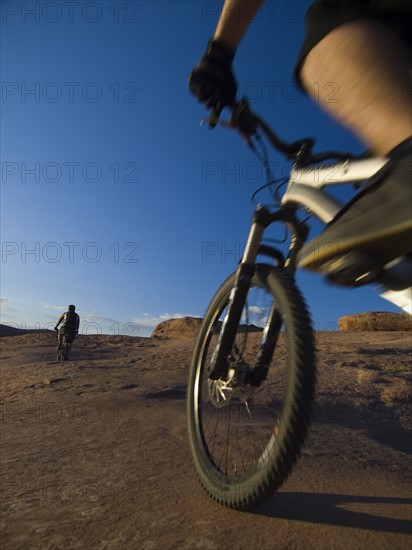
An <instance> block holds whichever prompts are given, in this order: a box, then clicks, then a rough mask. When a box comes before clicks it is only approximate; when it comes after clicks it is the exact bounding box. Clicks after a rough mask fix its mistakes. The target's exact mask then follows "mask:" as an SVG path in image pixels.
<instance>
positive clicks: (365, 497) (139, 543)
mask: <svg viewBox="0 0 412 550" xmlns="http://www.w3.org/2000/svg"><path fill="white" fill-rule="evenodd" d="M317 346H318V351H319V382H318V395H317V402H316V407H315V415H314V423H313V426H312V428H311V431H310V437H309V439H308V443H307V446H306V448H305V451H304V453H303V456H302V457H301V459H300V460H299V462H298V464H297V467H296V468H295V470H294V472H293V473H292V475H291V476H290V478H289V479H288V481H287V482H286V483H285V484H284V485H283V487H282V488H281V490H280V491H279V492H278V493H277V494H275V495H274V496H273V497H271V498H270V499H269V500H268V501H267V502H266V503H264V504H263V505H261V506H260V507H258V508H257V509H255V510H253V511H252V512H236V511H232V510H228V509H226V508H223V507H221V506H219V505H217V504H216V503H214V502H213V501H211V500H210V499H209V498H208V497H207V496H206V495H205V493H204V492H203V490H202V489H201V488H200V486H199V484H198V482H197V479H196V475H195V473H194V470H193V468H192V466H191V463H190V457H189V451H188V445H187V437H186V427H185V385H186V379H187V371H188V366H189V362H190V355H191V350H192V347H193V340H192V339H184V338H183V339H173V340H155V339H144V338H128V337H114V336H98V337H93V336H88V337H79V339H78V340H76V343H75V346H74V349H73V355H72V359H73V360H72V361H70V362H69V363H57V362H56V361H54V350H55V338H54V334H52V335H49V334H42V335H40V334H27V335H22V336H13V337H4V338H2V339H1V359H2V360H1V380H2V400H1V404H2V425H1V433H2V436H1V449H2V450H1V466H2V469H1V473H2V498H1V501H2V502H1V504H2V514H1V547H2V550H7V549H13V550H15V549H18V548H31V549H33V548H39V549H40V548H41V549H42V550H43V549H52V548H53V549H54V548H59V549H60V548H99V549H100V548H101V549H104V548H114V549H117V548H122V549H124V548H127V549H129V548H130V549H134V548H141V549H146V550H149V549H157V548H164V549H169V548H170V549H172V548H174V549H187V550H189V549H196V548H199V549H211V550H212V549H216V550H217V549H219V550H220V549H235V550H241V549H250V548H260V549H261V550H266V549H267V550H269V549H272V548H276V549H280V550H281V549H295V548H296V549H298V548H309V549H310V548H313V549H315V548H316V549H319V548H320V549H323V548H325V549H326V548H328V549H340V548H351V549H357V548H363V549H365V548H370V549H372V548H373V549H393V548H397V549H403V548H405V549H409V548H410V547H411V543H412V539H411V536H410V532H411V531H410V528H411V522H410V520H411V514H412V507H411V503H412V499H411V497H412V476H411V461H410V454H411V446H410V441H411V439H410V435H411V434H410V428H411V422H410V407H409V405H408V403H409V401H410V387H411V386H410V358H411V353H410V352H411V333H389V332H387V333H319V334H318V335H317Z"/></svg>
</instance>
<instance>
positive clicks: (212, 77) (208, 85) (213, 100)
mask: <svg viewBox="0 0 412 550" xmlns="http://www.w3.org/2000/svg"><path fill="white" fill-rule="evenodd" d="M234 56H235V52H234V51H233V50H231V49H230V48H227V47H226V46H224V45H223V44H221V43H219V42H218V41H216V40H211V41H210V42H209V44H208V46H207V49H206V52H205V54H204V55H203V57H202V59H201V60H200V61H199V63H198V64H197V65H196V67H195V68H194V69H193V71H192V72H191V74H190V76H189V88H190V91H191V92H192V93H193V94H194V95H195V96H196V97H197V98H198V99H199V100H200V101H202V102H203V103H204V104H205V105H206V107H208V108H209V109H213V111H214V115H215V117H216V118H218V117H219V114H220V112H221V110H222V109H223V108H224V107H226V106H231V105H234V103H235V98H236V92H237V83H236V80H235V77H234V75H233V72H232V61H233V58H234Z"/></svg>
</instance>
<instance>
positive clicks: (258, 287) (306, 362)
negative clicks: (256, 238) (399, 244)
mask: <svg viewBox="0 0 412 550" xmlns="http://www.w3.org/2000/svg"><path fill="white" fill-rule="evenodd" d="M235 277H236V275H235V274H233V275H231V276H230V277H229V278H228V279H227V280H226V281H225V282H224V283H223V285H222V286H221V287H220V289H219V290H218V292H217V293H216V295H215V297H214V298H213V300H212V302H211V304H210V306H209V308H208V310H207V312H206V314H205V317H204V320H203V323H202V326H201V329H200V333H199V336H198V339H197V342H196V347H195V350H194V354H193V358H192V363H191V367H190V376H189V384H188V392H187V421H188V434H189V442H190V448H191V453H192V458H193V462H194V465H195V469H196V471H197V474H198V476H199V478H200V481H201V483H202V485H203V487H204V488H205V490H206V491H207V493H208V494H209V495H210V496H211V497H212V498H214V499H215V500H217V501H218V502H220V503H221V504H224V505H226V506H229V507H231V508H237V509H246V508H250V507H252V506H254V505H256V504H258V503H260V502H262V501H263V500H264V499H265V498H267V497H268V496H269V495H270V494H271V493H272V492H273V491H274V490H276V489H277V488H278V487H279V486H280V485H281V484H282V483H283V481H284V480H285V479H286V478H287V476H288V474H289V473H290V472H291V470H292V468H293V465H294V464H295V462H296V459H297V457H298V456H299V454H300V451H301V449H302V447H303V443H304V440H305V437H306V434H307V429H308V426H309V422H310V414H311V409H312V403H313V399H314V391H315V378H316V377H315V353H314V339H313V331H312V327H311V322H310V318H309V315H308V313H307V310H306V306H305V303H304V301H303V298H302V297H301V295H300V292H299V291H298V289H297V288H296V286H295V283H294V281H293V280H292V279H291V278H290V277H289V276H288V275H287V274H286V273H285V271H284V270H282V269H280V268H273V267H271V266H267V265H264V264H258V265H257V266H256V270H255V274H254V276H253V279H252V283H251V288H250V290H249V293H248V296H247V299H246V301H245V304H244V307H243V312H242V316H241V321H240V324H239V325H238V327H237V331H236V334H235V335H234V343H233V346H232V349H231V352H230V354H229V356H228V358H227V363H228V367H229V369H228V371H229V372H228V376H227V378H226V379H225V380H211V379H210V378H209V369H210V365H211V358H212V356H213V351H214V349H215V348H216V344H217V341H218V337H219V332H220V329H221V327H222V321H223V320H224V319H225V315H226V312H227V308H228V304H229V299H230V294H231V291H232V290H233V288H234V284H235ZM269 318H270V319H272V324H271V327H270V328H269V327H268V326H267V324H268V323H267V321H268V319H269ZM274 325H277V326H276V327H275V328H274ZM268 340H269V348H270V351H269V352H268V350H267V348H268ZM263 348H265V350H266V351H265V352H264V355H263V357H264V367H266V368H265V369H264V376H262V377H261V378H262V380H263V381H262V382H261V383H260V385H258V387H256V384H253V383H251V380H252V378H251V376H250V374H251V373H252V372H254V371H253V369H254V370H255V371H256V370H259V369H260V370H261V369H262V364H261V363H262V359H261V358H262V349H263ZM259 358H260V359H259Z"/></svg>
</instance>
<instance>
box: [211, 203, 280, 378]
mask: <svg viewBox="0 0 412 550" xmlns="http://www.w3.org/2000/svg"><path fill="white" fill-rule="evenodd" d="M270 216H271V214H270V212H269V210H268V209H267V208H266V207H265V206H258V207H257V208H256V210H255V213H254V216H253V219H252V225H251V228H250V232H249V236H248V240H247V244H246V248H245V251H244V253H243V257H242V260H241V261H240V264H239V267H238V269H237V272H236V280H235V285H234V287H233V289H232V291H231V294H230V297H229V306H228V309H227V312H226V316H225V319H224V321H223V324H222V328H221V330H220V335H219V341H218V343H217V346H216V348H215V351H214V353H213V357H212V360H211V365H210V371H209V378H211V379H212V380H217V379H219V378H223V379H226V378H227V375H228V368H229V365H228V357H229V354H230V351H231V350H232V348H233V343H234V340H235V336H236V331H237V328H238V326H239V324H240V321H241V317H242V311H243V306H244V304H245V301H246V298H247V295H248V292H249V289H250V284H251V281H252V278H253V275H254V272H255V263H256V257H257V255H258V252H259V247H260V243H261V241H262V237H263V233H264V231H265V229H266V227H267V226H268V225H269V224H270V223H271V222H270Z"/></svg>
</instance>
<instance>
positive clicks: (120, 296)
mask: <svg viewBox="0 0 412 550" xmlns="http://www.w3.org/2000/svg"><path fill="white" fill-rule="evenodd" d="M307 4H308V3H307V2H289V1H274V2H270V1H269V2H267V4H266V5H265V6H264V7H263V9H262V11H261V13H260V15H259V16H258V18H257V20H256V21H255V23H254V24H253V25H252V27H251V28H250V30H249V32H248V34H247V36H246V37H245V39H244V41H243V43H242V45H241V46H240V48H239V51H238V54H237V58H236V60H235V65H234V67H235V73H236V76H237V80H238V82H239V89H240V94H242V93H243V95H246V96H247V97H248V98H249V99H250V101H251V104H252V107H253V109H254V110H255V111H256V112H258V113H259V114H261V115H262V116H264V117H265V118H266V119H267V120H268V121H270V123H271V124H272V126H273V127H274V128H276V129H277V131H278V132H279V134H280V135H281V136H283V137H284V138H285V139H290V140H293V139H297V138H300V137H303V136H306V135H313V136H315V137H316V138H317V144H318V149H319V150H321V149H322V148H324V149H330V148H335V149H343V150H352V151H354V152H360V151H361V150H363V146H362V145H361V144H359V143H358V142H357V141H356V140H355V139H354V138H353V137H352V136H351V135H350V134H349V133H348V132H347V131H346V130H344V129H343V128H340V127H338V126H337V125H336V124H335V123H333V122H332V121H331V120H330V119H329V118H328V117H327V116H326V115H325V114H324V113H323V112H322V111H321V110H320V109H319V106H318V105H317V104H316V103H314V102H311V101H309V100H308V99H307V98H306V97H304V96H303V95H302V94H301V93H300V91H299V90H298V89H297V88H296V86H295V84H294V82H293V77H292V71H293V65H294V60H295V58H296V55H297V52H298V50H299V47H300V43H301V40H302V36H303V28H304V21H303V15H304V12H305V8H306V6H307ZM220 5H221V3H220V2H214V1H198V0H186V1H182V0H181V1H173V0H168V1H162V0H150V1H149V0H144V1H136V2H134V1H131V2H128V1H115V0H114V1H112V0H110V1H101V2H87V1H81V2H80V1H78V2H72V1H67V2H48V1H45V2H39V1H35V2H31V1H25V2H20V1H5V2H2V3H1V8H2V14H1V16H2V20H1V80H2V97H1V104H0V106H1V136H0V137H1V169H2V174H1V198H2V212H1V240H2V258H1V271H2V279H1V306H2V307H1V310H2V316H1V322H3V323H8V324H12V323H14V324H16V325H18V326H22V327H24V326H27V327H33V326H36V327H41V328H43V327H50V326H51V325H52V324H53V323H54V322H55V320H56V319H57V317H58V316H59V315H60V313H61V312H62V311H63V310H64V309H65V308H66V307H67V305H68V304H69V303H74V304H76V306H77V310H78V312H79V314H80V316H81V318H82V331H83V332H84V333H89V334H91V333H95V332H103V333H111V334H113V333H114V334H117V333H125V334H134V335H138V336H146V335H149V334H150V332H151V331H152V329H153V328H154V326H155V325H156V324H157V323H158V322H160V321H162V320H164V319H167V318H170V317H176V316H182V315H193V316H201V315H202V314H203V312H204V310H205V308H206V306H207V304H208V302H209V300H210V298H211V297H212V295H213V293H214V292H215V290H216V289H217V287H218V285H219V284H220V283H221V282H222V281H223V279H225V278H226V276H227V275H228V274H229V273H231V272H232V271H233V270H234V269H235V267H236V263H237V261H238V259H239V255H240V253H241V250H242V248H243V245H244V241H245V238H246V236H247V232H248V226H249V221H250V218H251V215H252V212H253V204H252V202H251V201H250V197H251V195H252V193H253V192H254V191H255V190H256V189H257V188H258V187H259V186H260V185H261V184H262V183H264V182H263V180H262V179H261V178H260V175H262V176H263V171H262V169H261V167H260V165H259V163H258V161H257V160H256V159H255V157H253V155H252V154H251V153H250V152H249V150H248V149H247V148H246V146H245V144H244V143H243V142H242V140H241V139H240V138H239V136H237V135H236V134H235V133H232V132H230V131H228V130H225V129H223V128H219V129H216V130H213V131H211V130H209V129H208V128H207V127H205V126H203V127H201V126H200V124H199V123H200V120H201V119H202V118H203V117H204V116H205V115H206V111H205V110H204V108H203V107H202V106H201V105H200V104H198V103H197V101H196V100H194V99H193V98H192V97H191V95H190V94H189V92H188V89H187V77H188V74H189V72H190V70H191V68H192V67H193V66H194V65H195V64H196V62H197V61H198V59H199V58H200V56H201V55H202V53H203V51H204V49H205V46H206V43H207V40H208V39H209V37H210V36H211V35H212V34H213V31H214V28H215V25H216V22H217V18H218V13H219V11H220ZM271 160H272V162H273V163H275V164H276V163H279V168H278V172H277V173H278V175H279V174H281V173H282V159H281V158H280V157H279V156H278V155H276V154H274V155H273V156H272V157H271ZM263 199H264V197H263ZM298 282H299V285H300V287H301V289H302V291H303V293H304V294H305V296H306V298H307V301H308V304H309V307H310V310H311V312H312V317H313V321H314V325H315V328H316V329H320V330H322V329H325V328H326V329H331V328H332V329H333V328H336V321H337V318H338V317H340V316H342V315H346V314H349V313H355V312H359V311H370V310H386V311H396V308H395V307H392V306H391V305H390V304H389V303H387V302H385V301H383V300H382V299H381V298H379V296H378V295H377V294H375V293H374V292H373V290H372V289H371V288H366V289H363V290H356V291H351V290H345V289H339V288H334V287H331V286H329V285H327V284H326V283H325V282H324V281H323V280H321V279H320V278H318V277H315V276H314V275H312V274H308V273H302V274H300V275H299V276H298Z"/></svg>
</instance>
